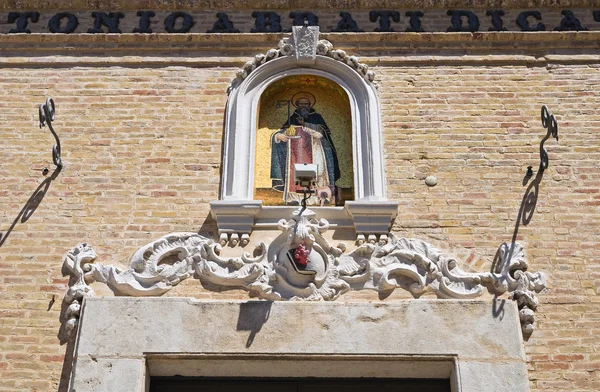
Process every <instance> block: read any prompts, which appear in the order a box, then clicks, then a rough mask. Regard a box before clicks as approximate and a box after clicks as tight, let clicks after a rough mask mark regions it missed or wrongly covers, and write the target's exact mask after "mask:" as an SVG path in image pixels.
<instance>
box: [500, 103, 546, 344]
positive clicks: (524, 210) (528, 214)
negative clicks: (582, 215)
mask: <svg viewBox="0 0 600 392" xmlns="http://www.w3.org/2000/svg"><path fill="white" fill-rule="evenodd" d="M541 120H542V126H543V127H544V128H546V136H545V137H544V138H543V139H542V140H541V141H540V165H539V167H538V171H537V173H536V174H535V178H534V179H533V181H531V183H530V184H529V186H528V187H527V190H526V191H525V194H524V195H523V199H521V205H520V207H519V213H518V214H517V219H516V222H515V228H514V230H513V235H512V238H511V244H510V246H508V245H506V243H503V244H502V245H501V246H500V247H499V248H498V251H497V252H496V255H495V256H494V260H493V262H492V268H491V270H490V272H492V273H500V272H501V271H502V270H503V268H504V267H505V264H506V263H508V264H510V261H511V259H512V257H513V255H514V252H515V246H516V243H517V236H518V234H519V228H520V227H521V225H523V226H527V225H528V224H529V222H531V218H533V214H534V213H535V207H536V205H537V201H538V197H539V191H540V184H541V182H542V178H543V177H544V171H545V170H546V169H548V166H549V158H548V152H547V151H546V149H545V148H544V143H546V140H548V139H549V138H550V137H553V138H555V139H556V140H557V141H558V123H557V121H556V118H555V117H554V115H553V114H551V113H550V112H549V111H548V108H547V107H546V105H544V106H542V110H541ZM533 175H534V171H533V170H532V167H531V166H529V167H528V168H527V173H525V177H523V186H525V185H527V183H529V180H531V178H532V177H533ZM502 253H504V254H505V255H506V256H505V257H504V258H503V257H502ZM496 299H497V295H496V296H494V301H493V305H492V313H493V315H494V317H500V318H502V317H503V316H504V304H505V302H506V301H505V300H504V299H503V300H500V301H496ZM529 336H530V335H528V336H525V335H523V339H524V340H528V339H529Z"/></svg>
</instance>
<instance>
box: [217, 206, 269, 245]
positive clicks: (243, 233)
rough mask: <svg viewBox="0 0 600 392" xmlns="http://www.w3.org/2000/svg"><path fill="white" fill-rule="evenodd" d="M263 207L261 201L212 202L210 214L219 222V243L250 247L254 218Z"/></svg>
mask: <svg viewBox="0 0 600 392" xmlns="http://www.w3.org/2000/svg"><path fill="white" fill-rule="evenodd" d="M261 207H262V201H261V200H256V201H253V200H244V201H231V200H219V201H211V202H210V212H211V214H212V216H213V218H214V219H215V220H216V221H217V225H218V228H219V243H220V244H221V245H222V246H225V245H226V244H227V243H228V242H229V243H230V245H232V246H236V245H238V244H240V245H241V246H246V245H248V242H249V241H250V234H251V233H252V228H253V227H254V217H255V216H256V214H257V213H258V212H259V211H260V209H261Z"/></svg>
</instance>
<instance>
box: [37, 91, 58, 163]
mask: <svg viewBox="0 0 600 392" xmlns="http://www.w3.org/2000/svg"><path fill="white" fill-rule="evenodd" d="M39 116H40V128H42V127H44V126H45V125H48V128H50V132H52V135H53V136H54V139H55V140H56V144H55V145H54V146H53V147H52V161H53V162H54V164H55V165H56V166H57V167H59V168H62V167H63V164H62V159H61V157H60V139H59V138H58V135H57V134H56V132H55V131H54V127H53V126H52V122H53V121H54V119H55V117H56V109H55V106H54V100H53V99H52V98H48V99H46V103H43V104H41V105H40V110H39Z"/></svg>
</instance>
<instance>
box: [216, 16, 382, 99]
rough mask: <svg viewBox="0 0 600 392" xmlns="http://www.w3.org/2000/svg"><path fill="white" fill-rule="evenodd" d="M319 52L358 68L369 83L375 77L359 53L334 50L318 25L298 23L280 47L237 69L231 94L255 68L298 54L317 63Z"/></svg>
mask: <svg viewBox="0 0 600 392" xmlns="http://www.w3.org/2000/svg"><path fill="white" fill-rule="evenodd" d="M316 55H319V56H326V57H331V58H332V59H334V60H337V61H339V62H340V63H343V64H346V65H348V66H349V67H350V68H352V69H354V70H355V71H356V72H357V73H358V74H359V75H360V76H361V77H363V78H364V79H365V81H366V82H367V83H372V82H373V81H374V80H375V73H374V72H373V71H370V70H369V66H368V65H366V64H361V63H360V61H359V58H358V57H357V56H348V55H347V54H346V52H345V51H344V50H341V49H333V45H332V44H331V42H329V41H327V40H325V39H322V40H319V27H318V26H294V27H293V28H292V36H291V37H289V38H282V39H281V40H280V41H279V45H278V47H277V48H274V49H269V50H268V51H267V53H265V54H262V53H259V54H257V55H256V56H254V59H253V60H249V61H247V62H246V63H245V64H244V66H243V67H242V68H240V69H239V70H238V71H237V72H236V78H235V79H234V80H233V81H232V82H231V84H230V85H229V87H227V93H228V94H229V93H230V92H231V90H232V89H234V88H235V87H236V86H238V85H239V84H240V83H242V82H243V81H244V79H246V78H247V77H248V75H250V74H251V73H252V71H254V70H255V69H256V68H257V67H260V66H261V65H263V64H264V63H266V62H268V61H271V60H274V59H276V58H278V57H286V56H295V57H296V61H297V63H298V65H309V64H314V62H315V60H316Z"/></svg>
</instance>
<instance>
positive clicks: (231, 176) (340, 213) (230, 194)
mask: <svg viewBox="0 0 600 392" xmlns="http://www.w3.org/2000/svg"><path fill="white" fill-rule="evenodd" d="M314 29H317V30H316V37H318V28H317V27H314V28H313V27H295V28H294V31H293V33H294V36H293V37H291V38H290V39H289V40H287V43H285V45H288V47H284V46H282V44H281V43H280V48H281V49H280V50H279V51H277V55H278V57H277V58H274V59H271V60H270V61H264V60H263V61H260V60H258V59H259V56H257V57H256V59H255V63H254V65H253V63H252V62H251V61H250V62H248V63H247V64H246V66H245V67H244V69H242V70H240V71H241V73H242V74H243V75H242V76H243V77H244V78H243V81H241V82H240V79H241V78H239V77H238V79H237V82H236V83H234V84H233V85H232V86H233V87H232V88H231V89H230V94H229V100H228V102H227V108H226V117H225V125H224V128H225V129H224V138H223V161H222V177H221V189H220V200H218V201H213V202H211V211H212V213H213V216H214V217H215V219H216V220H217V224H218V226H219V232H220V234H221V235H222V237H221V238H222V240H223V241H226V240H227V238H228V237H227V235H232V236H233V240H234V241H237V240H238V239H242V241H245V240H247V238H248V237H247V235H248V234H249V233H250V232H251V231H252V229H253V228H254V227H261V228H276V227H277V222H278V221H279V220H280V219H282V218H288V217H289V216H290V215H291V212H292V211H294V210H296V209H297V207H291V206H290V207H266V206H263V205H262V203H261V202H260V200H253V199H254V195H253V191H254V167H255V164H254V162H255V159H256V158H257V157H256V131H257V126H258V106H259V102H260V97H261V95H262V94H263V92H264V91H265V90H266V89H267V88H268V87H269V86H270V85H271V84H273V83H276V82H277V81H279V80H280V79H282V78H285V77H288V76H290V75H313V76H317V77H322V78H326V79H328V80H330V81H332V82H334V83H336V84H338V85H339V86H340V88H342V89H343V90H344V91H345V92H346V94H347V95H348V99H349V102H350V111H351V123H352V156H353V165H354V171H353V174H354V201H352V202H347V203H346V205H345V206H344V207H317V208H316V209H315V210H316V211H317V214H318V215H319V217H322V218H325V219H327V220H329V221H330V224H331V225H332V226H333V227H354V229H355V230H356V233H357V235H364V236H365V238H368V236H369V235H374V234H385V233H387V232H388V231H389V228H390V226H391V224H392V223H393V220H394V218H395V216H396V214H397V205H398V203H397V202H390V201H387V199H386V183H385V164H384V158H383V135H382V129H381V116H380V104H379V99H378V97H377V90H376V89H375V87H374V86H373V84H371V83H370V82H369V80H368V79H367V78H365V75H364V74H361V73H360V72H358V70H357V68H356V67H354V68H353V67H352V66H350V65H348V63H350V64H351V65H352V64H354V65H356V64H358V59H356V58H354V59H356V63H352V62H351V60H354V59H350V58H348V57H344V56H345V53H344V56H339V55H336V53H335V52H342V51H331V50H328V52H329V55H318V54H316V52H317V49H316V46H317V43H323V42H325V43H326V44H328V45H329V46H331V44H329V42H327V41H318V40H317V39H312V40H309V42H312V53H311V48H308V49H307V45H295V42H302V40H304V41H305V42H306V39H305V38H304V37H305V36H307V34H308V35H310V34H313V35H314V34H315V30H314ZM303 34H304V36H303ZM282 42H284V40H282ZM290 46H291V49H290ZM284 49H285V50H284ZM269 53H271V51H269V52H268V53H267V55H269ZM332 53H333V55H332ZM342 53H343V52H342ZM338 54H339V53H338ZM263 57H264V56H263ZM349 60H350V61H349ZM256 63H258V66H256ZM246 74H247V75H246ZM240 236H241V237H240ZM229 239H232V238H231V237H229Z"/></svg>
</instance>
